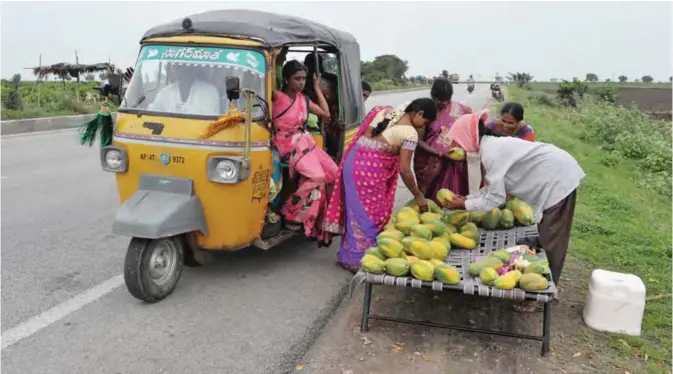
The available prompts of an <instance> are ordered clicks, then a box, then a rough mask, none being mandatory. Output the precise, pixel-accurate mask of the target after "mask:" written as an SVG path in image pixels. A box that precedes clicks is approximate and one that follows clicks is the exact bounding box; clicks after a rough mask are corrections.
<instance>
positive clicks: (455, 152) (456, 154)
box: [449, 147, 465, 161]
mask: <svg viewBox="0 0 673 374" xmlns="http://www.w3.org/2000/svg"><path fill="white" fill-rule="evenodd" d="M449 158H450V159H452V160H454V161H463V160H464V159H465V150H464V149H462V148H460V147H452V148H450V149H449Z"/></svg>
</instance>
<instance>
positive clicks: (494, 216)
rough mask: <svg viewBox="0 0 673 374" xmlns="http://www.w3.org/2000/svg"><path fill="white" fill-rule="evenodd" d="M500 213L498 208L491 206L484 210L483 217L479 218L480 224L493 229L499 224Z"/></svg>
mask: <svg viewBox="0 0 673 374" xmlns="http://www.w3.org/2000/svg"><path fill="white" fill-rule="evenodd" d="M501 215H502V214H501V213H500V209H498V208H493V209H491V210H489V211H488V212H486V214H485V215H484V218H483V219H482V220H481V225H482V226H483V227H484V228H485V229H486V230H495V229H497V228H498V225H499V224H500V216H501Z"/></svg>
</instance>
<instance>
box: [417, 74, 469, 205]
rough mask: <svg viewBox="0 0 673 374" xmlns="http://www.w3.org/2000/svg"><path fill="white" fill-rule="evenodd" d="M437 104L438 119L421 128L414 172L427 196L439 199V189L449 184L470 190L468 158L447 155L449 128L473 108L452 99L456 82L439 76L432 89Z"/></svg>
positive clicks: (463, 191) (456, 190) (458, 189)
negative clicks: (453, 84) (453, 158)
mask: <svg viewBox="0 0 673 374" xmlns="http://www.w3.org/2000/svg"><path fill="white" fill-rule="evenodd" d="M430 95H431V96H432V99H433V100H434V101H435V104H436V105H437V111H438V112H439V113H438V115H437V120H436V121H434V122H433V123H432V124H430V126H428V127H427V128H426V129H419V132H418V135H419V141H418V150H417V151H416V153H415V154H414V173H415V174H416V179H417V181H418V188H420V189H421V191H423V193H424V194H425V198H426V199H432V200H433V201H434V202H436V203H438V201H437V192H438V191H439V190H440V189H442V188H448V189H450V190H451V191H453V192H454V193H457V194H467V193H468V190H469V184H468V179H467V162H466V161H464V160H463V161H453V160H451V159H449V157H448V150H449V149H450V148H451V147H452V146H453V142H452V141H451V137H449V136H448V131H449V130H450V129H451V126H453V123H454V122H455V121H456V119H458V118H459V117H460V116H462V115H463V114H468V113H472V109H471V108H470V107H468V106H466V105H464V104H461V103H458V102H456V101H453V100H451V98H452V96H453V86H452V85H451V82H449V81H448V80H446V79H438V80H436V81H435V83H433V84H432V89H431V91H430Z"/></svg>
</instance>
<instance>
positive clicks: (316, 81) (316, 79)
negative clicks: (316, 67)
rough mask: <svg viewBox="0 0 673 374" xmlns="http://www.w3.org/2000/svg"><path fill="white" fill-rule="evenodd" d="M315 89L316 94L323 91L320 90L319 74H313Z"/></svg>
mask: <svg viewBox="0 0 673 374" xmlns="http://www.w3.org/2000/svg"><path fill="white" fill-rule="evenodd" d="M313 88H314V89H315V91H316V92H318V91H322V90H321V89H320V74H318V73H315V74H313Z"/></svg>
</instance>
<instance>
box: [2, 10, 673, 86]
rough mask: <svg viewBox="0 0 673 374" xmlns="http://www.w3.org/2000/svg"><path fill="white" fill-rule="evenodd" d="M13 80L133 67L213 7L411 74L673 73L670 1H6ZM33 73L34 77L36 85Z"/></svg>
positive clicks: (6, 47)
mask: <svg viewBox="0 0 673 374" xmlns="http://www.w3.org/2000/svg"><path fill="white" fill-rule="evenodd" d="M1 7H2V8H1V13H2V25H1V28H2V39H1V40H2V44H1V52H2V59H1V64H2V65H0V68H1V73H2V77H3V78H8V77H11V76H12V75H13V74H15V73H21V74H22V76H23V77H24V79H33V78H32V74H30V73H28V71H26V70H23V68H25V67H30V66H35V65H37V63H38V59H39V55H40V54H42V62H43V64H53V63H58V62H70V63H74V62H75V61H74V60H75V57H74V53H75V50H77V51H78V54H79V59H80V62H81V63H97V62H107V61H108V58H110V59H111V60H112V62H113V63H115V64H117V65H118V66H124V67H126V66H132V65H134V62H135V59H136V56H137V53H138V48H139V45H138V41H139V39H140V37H141V36H142V35H143V33H144V32H145V31H146V30H147V29H149V28H151V27H152V26H154V25H156V24H160V23H164V22H168V21H172V20H174V19H178V18H182V17H184V16H187V15H190V14H194V13H200V12H203V11H208V10H213V9H227V8H247V9H257V10H266V11H269V12H274V13H285V14H291V15H296V16H300V17H305V18H309V19H312V20H315V21H317V22H320V23H323V24H326V25H329V26H332V27H335V28H338V29H341V30H344V31H348V32H350V33H351V34H353V35H354V36H355V38H356V39H357V40H358V42H359V43H360V53H361V56H362V59H364V60H370V59H373V58H374V57H375V56H377V55H381V54H396V55H398V56H400V57H401V58H402V59H405V60H407V61H408V62H409V67H410V69H409V71H408V73H407V75H417V74H422V75H428V76H434V75H438V74H439V73H440V72H441V70H442V69H447V70H449V71H451V72H456V73H459V74H461V75H467V74H474V75H475V77H478V76H481V77H483V78H490V77H492V76H493V75H495V73H496V72H499V73H500V74H506V73H507V72H510V71H512V72H513V71H526V72H529V73H530V74H532V75H533V76H534V77H535V79H537V80H547V79H549V78H572V77H581V78H584V76H585V74H586V73H589V72H593V73H596V74H597V75H598V76H599V78H600V79H601V80H603V79H605V78H608V77H609V78H612V79H615V78H616V77H617V76H619V75H621V74H624V75H626V76H628V77H629V78H633V77H641V76H642V75H645V74H650V75H652V76H654V78H655V80H668V77H669V76H670V75H671V70H672V69H671V67H672V66H673V61H672V59H671V48H672V47H673V42H672V35H673V30H672V27H671V19H672V16H673V11H672V6H671V3H670V2H649V3H648V2H645V1H641V2H634V3H627V2H609V3H608V2H551V1H546V2H537V3H531V2H516V3H515V2H504V1H503V2H489V3H486V2H469V3H468V2H428V3H421V2H412V1H405V2H399V3H397V2H396V3H392V2H390V3H384V2H369V3H364V2H346V1H341V2H312V3H305V2H253V1H246V2H240V3H236V2H226V3H225V2H140V1H134V2H93V1H90V2H89V1H88V2H44V3H42V2H7V1H3V2H2V5H1ZM29 77H30V78H29Z"/></svg>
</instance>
